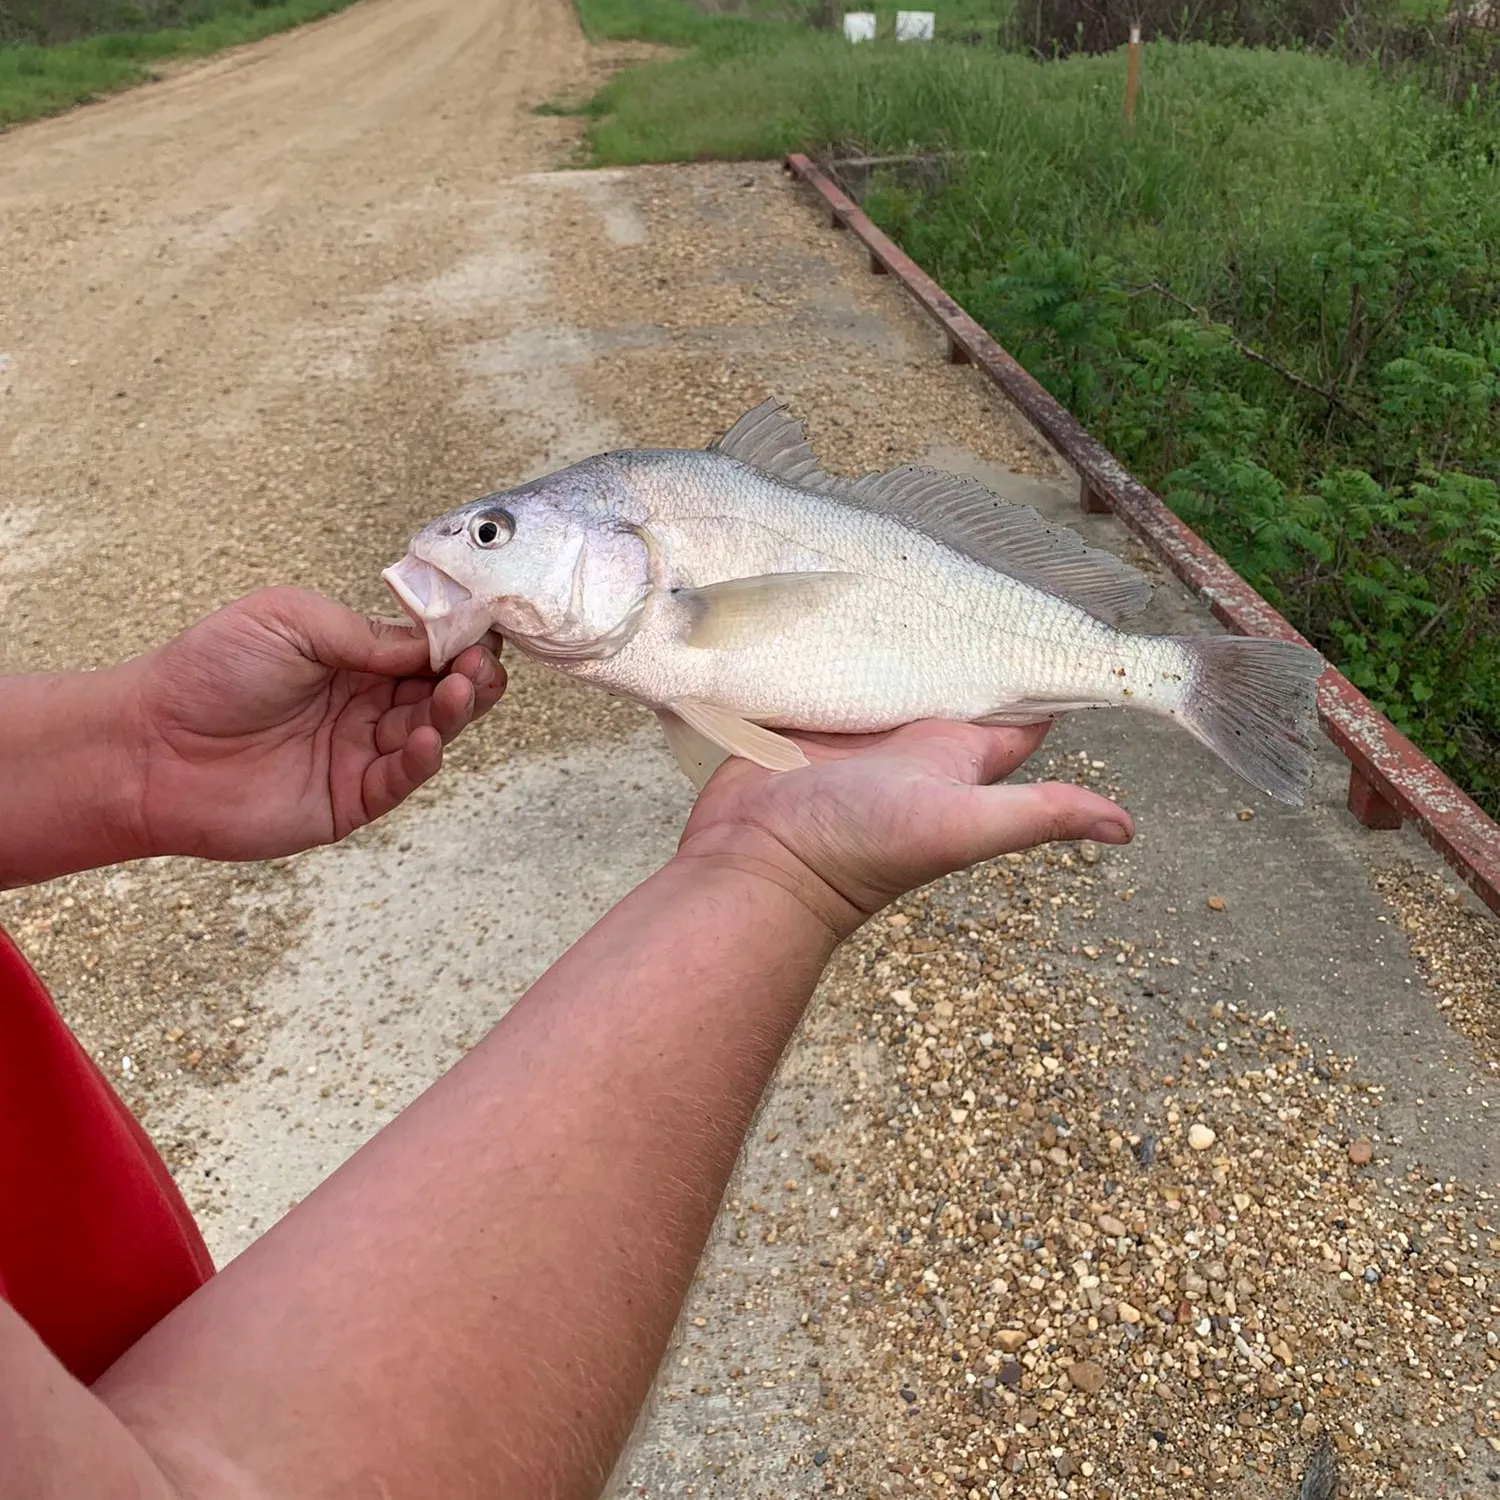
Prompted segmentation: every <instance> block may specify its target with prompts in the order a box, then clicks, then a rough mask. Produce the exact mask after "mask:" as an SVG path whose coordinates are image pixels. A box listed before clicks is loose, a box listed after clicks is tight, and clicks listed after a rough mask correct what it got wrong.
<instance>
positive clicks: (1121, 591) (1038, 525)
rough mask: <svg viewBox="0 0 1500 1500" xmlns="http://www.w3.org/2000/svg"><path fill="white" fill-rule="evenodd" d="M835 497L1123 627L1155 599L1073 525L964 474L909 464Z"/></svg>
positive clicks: (1133, 573)
mask: <svg viewBox="0 0 1500 1500" xmlns="http://www.w3.org/2000/svg"><path fill="white" fill-rule="evenodd" d="M828 493H829V496H830V498H832V499H835V500H841V501H844V502H845V503H847V504H850V505H856V506H859V507H860V508H861V509H863V510H869V511H873V512H875V513H876V514H879V515H884V516H888V517H890V518H891V519H892V520H895V521H900V522H902V523H903V524H904V525H907V526H910V527H912V528H913V529H914V530H917V531H920V532H922V533H924V534H925V535H927V536H929V537H931V538H932V539H933V540H934V541H936V542H941V543H942V544H943V545H944V546H946V547H951V548H952V549H953V550H954V551H955V552H961V553H962V554H963V555H964V556H965V557H968V558H971V559H972V560H973V561H974V562H977V563H980V564H982V565H983V566H985V567H987V568H993V569H994V570H995V571H996V572H999V573H1004V574H1006V575H1007V576H1008V577H1011V578H1014V579H1016V580H1017V581H1018V582H1020V583H1025V584H1029V585H1031V586H1032V587H1033V588H1039V589H1043V590H1045V591H1046V592H1047V593H1049V594H1055V595H1057V596H1058V597H1060V598H1063V599H1067V600H1069V601H1070V602H1071V603H1073V604H1076V605H1077V606H1078V607H1079V608H1080V609H1082V610H1086V611H1087V612H1088V613H1089V614H1091V615H1093V616H1094V618H1095V619H1098V620H1102V621H1104V622H1105V623H1106V624H1109V625H1117V624H1119V623H1120V622H1121V621H1123V620H1128V619H1129V618H1131V617H1132V616H1133V615H1136V614H1139V613H1140V611H1141V610H1143V609H1144V608H1145V607H1146V605H1147V604H1149V603H1150V601H1151V593H1152V589H1151V582H1150V580H1149V579H1148V578H1146V576H1145V575H1144V574H1142V573H1140V572H1138V571H1137V570H1136V569H1135V568H1133V567H1131V566H1130V564H1129V563H1127V562H1123V561H1122V560H1121V559H1120V558H1118V557H1116V556H1114V554H1113V553H1110V552H1105V551H1103V550H1101V549H1100V548H1097V547H1090V546H1089V545H1088V543H1087V542H1085V541H1084V539H1083V538H1082V537H1081V536H1079V534H1078V533H1077V532H1076V531H1074V530H1073V529H1072V527H1070V526H1063V525H1061V524H1059V523H1057V522H1055V521H1049V520H1047V518H1046V517H1045V516H1043V515H1042V514H1041V513H1040V512H1039V511H1036V510H1033V509H1032V508H1031V507H1030V506H1029V505H1018V504H1014V503H1012V502H1011V501H1008V500H1005V499H1003V498H1002V497H1001V496H999V495H997V494H995V493H994V492H993V491H992V490H989V489H987V488H986V487H985V486H984V485H983V484H981V483H980V482H979V480H977V479H974V478H971V477H970V476H968V475H964V474H943V473H940V472H939V471H938V470H936V469H928V468H923V467H921V466H920V465H917V464H903V465H901V467H899V468H895V469H892V470H890V471H889V472H888V473H885V474H866V475H865V476H864V478H862V479H856V480H854V481H853V482H852V483H846V484H839V485H838V486H837V487H836V488H835V489H832V490H830V491H829V492H828Z"/></svg>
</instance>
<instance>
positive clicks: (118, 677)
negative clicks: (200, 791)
mask: <svg viewBox="0 0 1500 1500" xmlns="http://www.w3.org/2000/svg"><path fill="white" fill-rule="evenodd" d="M130 671H131V668H129V667H128V666H127V667H116V668H111V669H109V670H106V671H98V672H66V673H55V674H48V675H35V676H23V677H0V725H3V732H0V888H9V887H12V886H19V885H30V884H32V883H34V882H36V881H40V880H50V879H52V878H53V877H55V876H58V875H66V874H69V873H71V872H72V871H74V870H85V869H93V868H96V867H98V866H101V865H108V864H117V863H120V862H122V861H125V860H130V859H137V858H140V857H141V856H142V855H143V854H145V853H146V852H147V850H146V849H145V848H144V847H143V845H142V840H141V837H140V833H139V828H140V786H141V764H140V758H139V755H138V754H137V753H136V751H135V750H134V748H133V731H134V725H133V719H132V712H131V709H130V701H131V699H130V693H129V686H130V676H129V674H130Z"/></svg>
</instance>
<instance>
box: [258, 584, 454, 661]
mask: <svg viewBox="0 0 1500 1500" xmlns="http://www.w3.org/2000/svg"><path fill="white" fill-rule="evenodd" d="M244 604H245V606H246V607H247V608H250V609H253V610H254V611H255V612H256V613H258V614H260V615H261V617H262V619H263V620H264V621H265V623H266V624H267V625H269V626H271V627H272V628H273V629H277V630H279V631H280V632H281V633H283V634H285V635H286V636H287V637H288V638H289V639H291V640H292V641H294V642H295V643H296V645H297V647H298V649H299V650H300V651H302V653H303V654H304V655H305V656H307V657H309V658H310V659H311V660H313V661H316V662H318V663H319V664H320V665H322V666H325V667H332V668H335V669H342V670H347V671H351V672H373V673H377V674H378V675H380V676H383V677H414V676H418V675H428V670H427V669H428V656H427V640H426V637H425V636H424V635H423V634H422V632H421V631H419V630H417V629H416V628H415V626H408V625H406V624H404V623H401V622H399V621H395V620H390V619H384V618H376V617H373V616H370V615H362V614H360V613H359V612H358V611H357V610H352V609H349V608H347V607H346V606H345V605H342V604H339V603H337V602H336V601H334V600H332V599H326V598H324V597H323V595H321V594H315V593H313V592H312V591H311V590H310V589H297V588H274V589H266V590H264V591H262V592H261V593H260V594H252V595H251V596H250V597H249V598H248V599H246V600H245V601H244Z"/></svg>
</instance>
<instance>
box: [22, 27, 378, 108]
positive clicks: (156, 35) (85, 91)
mask: <svg viewBox="0 0 1500 1500" xmlns="http://www.w3.org/2000/svg"><path fill="white" fill-rule="evenodd" d="M351 3H352V0H286V3H284V4H280V5H255V4H252V3H250V0H228V3H224V4H221V5H218V6H216V7H215V11H214V14H212V15H211V16H209V17H207V18H206V19H204V20H202V21H199V22H197V23H196V24H194V25H190V26H176V27H172V28H169V29H166V30H158V31H121V32H110V33H106V34H104V35H101V36H90V37H84V38H82V39H81V40H78V41H72V42H63V43H59V44H57V45H55V46H50V47H43V46H34V45H30V44H25V45H12V46H0V127H4V126H7V125H14V124H17V123H19V122H20V121H23V120H34V119H37V118H38V117H40V116H42V115H50V114H56V113H58V112H59V111H61V110H65V109H70V108H72V106H74V105H75V104H81V103H84V102H85V101H86V100H89V99H94V98H97V97H99V96H101V95H103V94H110V93H115V92H117V91H118V90H120V89H126V88H130V87H132V86H133V85H135V84H138V83H143V82H145V81H146V80H147V79H148V78H149V77H150V76H151V71H152V64H154V63H158V62H162V61H166V60H168V59H171V58H182V57H196V56H201V55H203V54H205V53H210V52H218V51H221V50H222V49H224V48H225V47H235V46H240V45H242V44H243V43H245V42H254V41H258V40H259V39H260V38H261V37H265V36H270V35H271V34H272V33H273V32H278V31H285V30H287V29H289V28H290V27H293V26H301V25H304V24H305V23H307V22H308V21H315V20H318V19H319V18H320V17H322V16H326V15H328V14H330V13H331V12H333V11H336V10H342V9H343V8H344V7H345V6H347V5H349V4H351Z"/></svg>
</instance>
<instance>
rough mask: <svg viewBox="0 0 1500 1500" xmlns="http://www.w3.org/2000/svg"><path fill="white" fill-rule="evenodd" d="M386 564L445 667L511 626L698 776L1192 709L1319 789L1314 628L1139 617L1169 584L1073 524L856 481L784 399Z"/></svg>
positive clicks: (462, 524) (618, 462) (1175, 715)
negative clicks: (913, 732) (897, 743)
mask: <svg viewBox="0 0 1500 1500" xmlns="http://www.w3.org/2000/svg"><path fill="white" fill-rule="evenodd" d="M381 576H382V578H383V579H384V580H385V582H386V584H387V585H388V586H389V587H390V589H391V591H392V592H393V593H394V594H395V596H396V598H397V599H398V600H399V602H400V604H401V606H402V608H403V610H404V611H405V612H406V614H407V615H409V616H410V617H411V619H412V620H413V621H414V622H416V624H417V625H418V626H419V627H420V628H421V629H423V630H424V631H425V632H426V639H427V644H428V650H429V655H430V657H431V660H432V666H433V670H434V671H437V670H440V669H441V667H442V666H443V665H444V664H445V663H446V662H448V661H451V660H452V659H453V657H455V656H456V655H457V654H458V653H459V652H460V651H462V650H464V649H465V648H466V647H467V646H469V645H471V644H473V643H474V642H475V641H478V640H479V639H481V638H482V637H483V636H484V635H485V634H486V633H487V632H490V631H495V632H496V633H498V634H499V635H500V636H501V637H502V639H504V640H505V641H506V642H508V643H510V644H512V645H513V646H515V648H516V649H517V650H519V651H520V652H522V653H523V654H524V655H525V656H527V657H529V658H531V659H533V660H535V661H537V662H540V663H542V664H544V665H546V666H548V667H550V668H553V669H555V670H557V671H559V672H562V673H565V674H567V675H568V676H570V677H573V678H575V679H577V680H580V681H582V682H586V683H590V684H593V685H594V686H596V687H598V688H600V689H603V690H604V691H606V692H609V693H612V694H614V695H616V696H618V697H623V698H628V699H632V700H634V701H636V702H638V703H641V704H644V705H646V706H647V707H648V708H650V709H651V710H653V711H654V712H655V714H656V716H657V718H658V720H659V721H660V724H661V728H662V732H663V734H664V737H665V739H666V743H667V746H668V748H669V749H670V751H671V753H672V755H673V756H674V758H675V759H676V761H677V763H678V765H679V766H680V767H681V768H682V770H683V771H684V772H685V773H686V774H687V775H688V777H689V778H690V779H691V780H692V782H693V784H694V785H695V786H696V787H699V788H700V789H701V787H702V786H703V785H704V784H705V783H706V781H707V779H708V777H709V776H710V775H712V773H713V772H714V770H716V769H717V768H718V766H719V765H720V764H722V763H723V762H724V761H725V760H726V759H728V758H729V757H731V756H738V757H740V758H742V759H744V760H748V761H751V762H753V763H755V764H756V765H759V766H762V767H764V768H765V769H767V770H769V771H773V772H787V771H794V770H796V769H798V768H800V767H802V766H805V765H806V764H807V763H808V762H807V757H806V755H805V754H804V752H803V749H802V748H801V746H799V745H798V744H797V742H796V741H795V740H793V739H791V738H788V735H789V734H795V733H798V732H803V733H822V734H869V733H877V732H880V731H884V730H891V729H896V728H899V727H901V726H902V725H905V724H909V723H912V722H915V721H919V720H931V719H938V720H945V721H953V722H961V723H972V724H993V725H1004V724H1033V723H1037V722H1041V721H1043V720H1050V719H1053V718H1056V717H1057V716H1059V715H1061V714H1065V713H1071V712H1074V711H1078V710H1089V709H1105V708H1123V709H1127V710H1134V711H1144V712H1146V713H1150V714H1154V715H1157V716H1160V717H1164V718H1167V719H1170V720H1172V721H1174V722H1175V723H1177V724H1178V725H1180V726H1181V727H1182V728H1183V729H1185V730H1186V731H1187V732H1188V734H1190V735H1191V736H1192V737H1193V738H1194V739H1196V740H1197V741H1199V742H1200V743H1201V744H1203V745H1205V746H1206V747H1207V748H1208V749H1209V750H1211V751H1212V752H1213V753H1214V754H1216V755H1217V756H1218V757H1219V758H1220V759H1221V760H1222V761H1223V762H1224V763H1225V764H1226V765H1227V766H1228V767H1229V768H1230V769H1231V770H1233V771H1234V772H1235V773H1236V774H1237V775H1238V776H1240V777H1241V778H1242V779H1243V780H1245V781H1246V782H1248V783H1249V784H1250V785H1252V786H1254V787H1256V788H1257V789H1259V790H1260V791H1261V792H1262V793H1264V794H1265V795H1267V796H1269V797H1270V798H1272V799H1274V800H1277V801H1280V802H1283V803H1287V804H1290V805H1293V806H1300V805H1302V803H1303V802H1304V801H1305V800H1306V796H1307V793H1308V790H1309V788H1310V784H1311V778H1312V770H1313V748H1312V732H1313V728H1314V726H1315V724H1316V717H1315V715H1316V684H1317V679H1318V677H1319V676H1320V675H1321V673H1322V671H1323V666H1324V664H1323V661H1322V658H1321V657H1320V656H1319V654H1318V653H1317V652H1316V651H1314V650H1313V649H1312V648H1310V647H1307V646H1304V645H1300V644H1298V643H1296V642H1288V641H1281V640H1272V639H1266V638H1262V637H1245V636H1234V635H1225V636H1207V637H1197V636H1192V637H1188V636H1167V635H1148V634H1135V633H1132V632H1130V631H1128V630H1126V629H1124V628H1122V627H1123V626H1124V625H1125V624H1126V623H1127V622H1128V621H1130V620H1131V619H1133V618H1134V617H1135V616H1136V615H1138V614H1139V613H1140V612H1141V611H1142V610H1143V609H1144V608H1145V606H1146V604H1147V603H1148V602H1149V601H1150V599H1151V597H1152V585H1151V583H1150V581H1149V580H1148V579H1147V578H1146V577H1145V576H1144V575H1143V574H1142V573H1140V572H1139V571H1138V570H1137V569H1136V568H1134V567H1132V566H1130V565H1129V564H1128V563H1126V562H1124V561H1122V560H1121V559H1119V558H1117V557H1115V556H1114V555H1113V554H1112V553H1109V552H1106V551H1103V550H1101V549H1099V548H1095V547H1092V546H1090V545H1088V544H1087V543H1086V542H1085V541H1084V539H1083V537H1082V536H1080V535H1079V533H1078V532H1076V531H1074V530H1073V529H1072V528H1071V527H1067V526H1063V525H1059V524H1057V523H1054V522H1052V521H1049V520H1047V519H1046V518H1044V517H1043V516H1042V515H1040V514H1039V513H1038V512H1037V511H1036V510H1034V509H1032V508H1031V507H1029V506H1026V505H1022V504H1017V503H1012V502H1010V501H1007V500H1006V499H1005V498H1004V497H1003V496H1000V495H997V494H995V493H994V492H993V491H992V490H990V489H988V488H987V487H986V486H985V485H983V484H981V483H980V482H979V481H978V480H977V479H974V478H972V477H970V476H967V475H956V474H947V473H942V472H940V471H938V470H935V469H931V468H927V467H924V466H921V465H918V464H901V465H899V466H897V467H895V468H893V469H890V470H889V471H887V472H874V473H870V474H866V475H864V476H863V477H862V478H857V479H850V478H843V477H838V476H835V475H832V474H829V473H827V472H825V471H824V469H823V468H822V467H821V465H820V464H819V462H818V460H817V458H816V456H815V455H814V453H813V450H812V448H811V446H810V445H809V443H808V441H807V438H806V435H805V432H804V430H803V426H802V423H801V422H800V421H799V420H797V419H796V418H795V417H794V416H793V415H792V414H791V412H790V411H789V409H788V406H787V403H786V402H784V401H782V400H780V399H778V398H776V397H772V398H770V399H768V400H766V401H764V402H762V403H761V404H760V405H759V406H757V407H755V408H754V409H753V410H751V411H749V412H747V413H746V414H745V415H744V416H742V417H741V418H740V419H739V421H737V422H736V423H735V424H734V425H733V426H732V427H730V428H729V429H728V431H726V432H725V433H723V434H722V435H721V436H720V437H718V438H716V439H715V440H714V441H712V442H711V443H709V444H708V446H707V447H706V448H701V449H668V448H640V449H630V450H617V451H611V452H607V453H600V454H596V455H594V456H593V457H591V458H586V459H584V460H582V461H581V462H579V463H575V464H572V465H570V466H568V467H566V468H562V469H559V470H556V471H555V472H553V473H550V474H547V475H545V476H543V477H541V478H538V479H533V480H531V481H530V482H528V483H525V484H521V485H518V486H516V487H515V488H511V489H506V490H500V491H496V492H495V493H493V494H488V495H485V496H482V497H481V498H479V499H477V500H473V501H471V502H469V503H467V504H464V505H461V506H459V507H458V508H457V509H454V510H451V511H449V512H448V513H447V514H446V515H443V516H440V517H438V518H437V519H435V520H433V521H431V522H430V523H428V524H427V525H425V526H423V527H422V528H421V529H420V530H419V531H418V532H417V533H416V534H415V535H414V536H413V537H412V539H411V541H410V543H409V545H408V548H407V552H406V555H405V556H404V557H403V558H402V559H401V560H400V561H399V562H397V563H395V564H394V565H392V566H391V567H388V568H386V569H385V570H384V571H383V572H382V574H381Z"/></svg>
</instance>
